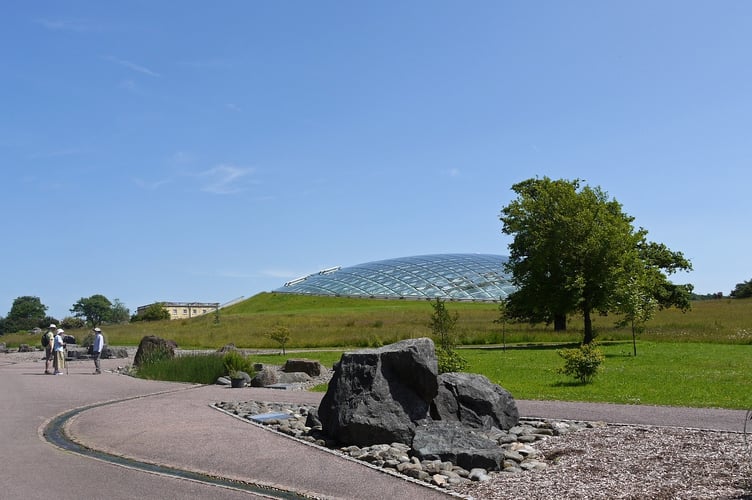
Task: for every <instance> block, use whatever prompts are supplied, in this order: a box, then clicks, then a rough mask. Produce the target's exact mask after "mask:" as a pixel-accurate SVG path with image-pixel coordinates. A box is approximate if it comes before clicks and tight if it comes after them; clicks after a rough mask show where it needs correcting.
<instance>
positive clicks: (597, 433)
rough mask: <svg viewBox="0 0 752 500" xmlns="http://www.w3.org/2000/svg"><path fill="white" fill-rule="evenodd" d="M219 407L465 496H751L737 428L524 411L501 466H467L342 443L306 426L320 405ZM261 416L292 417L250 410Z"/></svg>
mask: <svg viewBox="0 0 752 500" xmlns="http://www.w3.org/2000/svg"><path fill="white" fill-rule="evenodd" d="M215 406H216V407H217V408H218V409H221V410H222V411H225V412H227V413H230V414H232V415H235V416H237V417H239V418H243V419H246V420H248V421H249V422H254V423H256V424H259V425H265V426H267V427H268V428H270V429H272V430H275V431H278V432H282V433H284V434H287V435H289V436H292V437H294V438H296V439H301V440H303V441H307V442H312V443H315V444H316V445H320V446H325V447H327V448H329V449H332V450H334V451H336V452H339V453H341V454H342V455H343V456H348V457H351V458H355V459H358V460H362V461H365V462H367V463H368V464H370V465H371V466H378V467H383V468H386V469H389V471H390V472H392V473H400V474H403V475H405V476H407V477H410V478H413V479H418V480H421V481H424V482H426V483H427V484H431V485H433V486H437V487H441V488H446V489H447V490H449V491H452V492H453V493H455V494H460V495H462V496H465V497H468V498H476V499H519V498H527V499H551V498H557V499H583V498H587V499H634V500H637V499H644V498H651V499H659V500H661V499H752V465H751V464H752V453H751V451H750V445H748V443H747V442H746V440H745V436H744V435H743V434H739V433H731V432H715V431H705V430H696V429H680V428H670V427H651V426H626V425H611V424H604V423H593V422H572V421H548V420H524V419H523V421H521V424H520V425H519V426H518V427H517V428H515V429H512V430H511V432H508V433H504V432H499V433H497V435H496V439H497V440H498V442H499V445H500V446H502V447H503V448H504V449H505V461H504V464H503V470H502V471H496V472H493V471H485V470H479V469H474V470H471V471H467V470H463V469H461V468H459V467H456V466H453V465H452V464H451V463H446V462H438V461H419V460H417V459H415V458H412V457H410V456H409V455H408V453H407V451H408V448H407V447H406V446H404V445H399V444H392V443H388V444H387V443H385V444H383V445H374V446H371V447H366V448H359V447H353V446H350V447H337V446H336V444H335V443H331V442H328V441H327V440H326V438H325V437H323V436H321V435H320V433H317V432H316V430H315V429H314V428H312V426H311V425H310V424H311V423H312V422H311V420H310V419H309V418H308V415H309V414H310V413H311V411H312V410H314V409H315V407H311V406H301V405H290V404H286V403H269V402H258V401H248V402H230V403H223V402H220V403H217V404H216V405H215ZM263 414H288V415H291V417H283V418H271V419H264V418H263V417H262V418H261V419H259V420H257V421H254V419H253V418H251V417H252V416H256V415H263ZM751 444H752V443H751Z"/></svg>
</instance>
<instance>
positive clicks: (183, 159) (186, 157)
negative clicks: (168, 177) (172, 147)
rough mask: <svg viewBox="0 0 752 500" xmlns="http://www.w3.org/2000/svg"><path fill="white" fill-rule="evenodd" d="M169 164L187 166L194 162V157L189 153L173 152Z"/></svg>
mask: <svg viewBox="0 0 752 500" xmlns="http://www.w3.org/2000/svg"><path fill="white" fill-rule="evenodd" d="M170 162H171V163H174V164H177V165H187V164H190V163H195V162H196V155H195V154H193V153H191V152H190V151H175V153H173V155H172V156H171V157H170Z"/></svg>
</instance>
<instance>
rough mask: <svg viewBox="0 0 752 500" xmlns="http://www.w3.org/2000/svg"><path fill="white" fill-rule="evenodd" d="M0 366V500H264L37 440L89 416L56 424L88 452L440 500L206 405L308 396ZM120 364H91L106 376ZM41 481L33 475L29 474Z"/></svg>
mask: <svg viewBox="0 0 752 500" xmlns="http://www.w3.org/2000/svg"><path fill="white" fill-rule="evenodd" d="M7 359H9V358H7V357H4V358H2V360H0V398H1V399H2V402H3V409H2V411H1V412H0V428H2V430H3V437H2V447H0V459H1V460H2V463H3V467H2V468H0V484H2V492H0V497H2V498H4V499H6V498H7V499H37V498H39V499H50V498H55V499H63V500H64V499H80V498H94V499H97V498H108V499H132V498H144V499H149V498H155V499H156V498H159V499H171V498H175V499H178V498H179V499H187V498H212V499H213V498H219V499H234V498H245V499H248V498H265V497H267V496H266V495H265V494H264V493H263V492H255V493H254V492H248V491H240V490H237V489H233V488H228V487H224V486H217V485H211V484H205V483H203V482H201V481H195V480H187V479H181V478H175V477H172V476H168V475H164V474H160V473H148V472H144V471H142V470H138V469H136V468H132V467H127V466H121V465H115V464H112V463H109V462H107V461H103V460H99V459H95V458H90V457H87V456H82V455H79V454H77V453H73V452H70V451H64V450H62V449H60V448H58V447H56V446H53V445H52V444H50V443H49V442H47V440H46V439H45V438H44V436H43V431H44V429H45V427H46V425H47V424H48V423H49V422H50V420H51V419H52V418H53V417H55V416H56V415H59V414H62V413H64V412H66V411H68V410H70V409H74V408H82V407H88V406H90V405H94V404H97V403H103V402H109V403H108V404H104V405H99V406H94V407H92V408H89V409H85V410H84V411H82V412H80V413H78V414H76V415H75V416H73V417H72V418H71V419H70V420H68V421H67V423H66V424H65V427H64V428H65V431H66V433H67V434H68V435H69V436H71V437H72V438H73V439H74V440H75V441H77V442H79V443H80V444H83V445H84V446H86V447H88V448H91V449H93V450H98V451H102V452H106V453H109V454H113V455H116V456H119V457H126V458H128V459H131V460H134V461H137V462H148V463H152V464H159V465H164V466H169V467H174V468H177V469H182V470H187V471H194V472H199V473H203V474H206V475H210V476H218V477H221V478H227V479H230V480H236V481H241V482H250V483H255V484H259V485H262V486H267V487H273V488H277V489H281V490H285V491H291V492H297V493H298V494H304V495H307V496H311V497H317V498H342V499H364V500H366V499H384V498H392V499H401V498H411V499H412V498H416V499H417V498H420V499H434V498H436V499H447V498H450V496H449V495H447V494H446V493H444V492H441V491H438V490H435V489H431V488H427V487H424V486H422V485H420V484H417V483H414V482H410V481H406V480H404V479H402V478H399V477H395V476H392V475H389V474H386V473H384V472H381V471H379V470H377V469H373V468H370V467H367V466H365V465H364V464H362V463H359V462H355V461H352V460H346V459H343V458H341V457H339V456H338V455H335V454H333V453H331V452H328V451H326V450H323V449H320V448H317V447H312V446H307V445H305V444H302V443H299V442H297V441H295V440H293V439H290V438H288V437H285V436H281V435H278V434H276V433H272V432H269V431H267V430H264V429H261V428H259V427H257V426H254V425H252V424H249V423H247V422H243V421H241V420H239V419H236V418H232V417H230V416H228V415H226V414H224V413H221V412H219V411H217V410H215V409H213V408H211V407H210V406H209V405H210V404H211V403H214V402H218V401H232V400H240V401H248V400H265V401H292V402H299V403H310V404H318V402H319V401H320V398H321V396H322V395H321V394H320V393H308V392H302V391H279V390H270V389H250V388H248V389H229V388H226V387H220V386H193V385H188V384H175V383H166V382H154V381H144V380H139V379H135V378H132V377H127V376H122V375H115V374H112V373H108V372H105V374H103V375H98V376H95V375H91V374H90V373H91V371H92V370H91V369H92V363H91V362H90V361H77V362H73V363H71V365H70V367H69V374H68V375H66V376H48V375H43V374H42V372H43V370H44V364H43V363H42V362H33V361H32V362H29V361H25V362H19V363H14V362H12V361H7ZM123 363H125V361H124V360H103V365H104V366H103V367H104V368H105V369H106V370H107V369H111V368H114V367H116V366H117V365H118V364H123ZM518 406H519V409H520V413H521V415H523V416H535V417H549V418H566V419H575V420H601V421H608V422H621V423H631V424H646V425H678V426H682V427H699V428H713V429H721V430H732V431H741V430H742V429H743V424H744V418H745V412H743V411H732V410H697V409H687V408H668V407H648V406H625V405H600V404H598V405H592V404H584V403H562V402H542V401H518ZM40 471H43V472H40Z"/></svg>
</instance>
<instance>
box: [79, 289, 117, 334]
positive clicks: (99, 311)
mask: <svg viewBox="0 0 752 500" xmlns="http://www.w3.org/2000/svg"><path fill="white" fill-rule="evenodd" d="M70 312H72V313H73V316H75V317H77V318H83V319H84V320H85V321H86V324H87V325H88V326H91V327H95V326H99V325H101V324H102V322H104V321H109V319H110V314H111V312H112V302H110V299H108V298H107V297H105V296H104V295H100V294H96V295H92V296H91V297H89V298H84V297H81V298H80V299H79V300H78V302H76V303H75V304H73V307H72V308H71V310H70Z"/></svg>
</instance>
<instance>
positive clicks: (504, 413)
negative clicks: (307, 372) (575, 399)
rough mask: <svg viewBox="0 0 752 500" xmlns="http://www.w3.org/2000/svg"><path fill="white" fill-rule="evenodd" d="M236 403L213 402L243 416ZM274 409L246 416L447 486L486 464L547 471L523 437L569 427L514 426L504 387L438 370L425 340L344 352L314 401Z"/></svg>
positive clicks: (247, 411)
mask: <svg viewBox="0 0 752 500" xmlns="http://www.w3.org/2000/svg"><path fill="white" fill-rule="evenodd" d="M236 405H237V404H231V403H225V404H222V405H218V407H220V408H222V409H224V410H226V411H230V412H232V413H234V414H237V415H241V409H240V408H238V407H237V406H236ZM278 410H279V411H276V412H275V411H274V410H273V409H272V410H269V409H266V411H264V409H263V408H255V407H251V408H244V409H243V410H242V412H243V413H242V416H243V417H245V418H248V419H250V420H253V421H255V422H257V423H263V424H267V425H276V426H277V428H278V430H279V431H280V432H284V433H286V434H289V435H292V436H295V437H298V438H301V439H306V440H312V441H314V442H316V443H317V444H319V445H322V446H326V447H328V448H337V449H339V450H341V451H343V452H344V453H347V454H348V455H350V456H353V457H355V458H358V459H361V460H365V461H368V462H370V463H372V464H374V465H378V466H383V467H392V468H394V469H395V470H396V471H398V472H400V473H403V474H406V475H408V476H410V477H414V478H416V479H421V480H427V481H430V482H433V483H434V484H437V485H444V486H449V485H452V484H457V483H459V482H461V481H463V480H467V479H473V478H475V479H483V478H484V477H485V476H486V474H487V473H488V471H500V470H503V471H515V472H516V471H521V470H528V469H540V468H543V467H545V462H543V461H541V460H539V459H538V453H537V452H536V451H535V449H534V448H532V447H530V446H529V443H531V442H534V441H535V440H536V439H539V438H540V437H543V436H547V435H553V434H555V433H561V432H562V430H565V429H566V430H569V429H570V428H571V424H565V423H557V424H551V423H546V422H533V423H526V424H524V425H520V419H519V413H518V411H517V405H516V403H515V401H514V398H513V397H512V395H511V394H510V393H509V392H508V391H507V390H506V389H504V388H503V387H500V386H499V385H497V384H493V383H492V382H491V381H489V380H488V379H487V378H486V377H484V376H482V375H476V374H469V373H445V374H441V375H439V374H438V366H437V360H436V353H435V350H434V344H433V341H432V340H431V339H428V338H421V339H411V340H404V341H401V342H397V343H395V344H391V345H388V346H384V347H381V348H379V349H364V350H361V351H355V352H349V353H344V354H343V355H342V357H341V359H340V361H339V362H337V363H336V364H335V365H334V370H333V375H332V378H331V380H330V382H329V387H328V390H327V392H326V394H325V395H324V397H323V398H322V400H321V404H320V405H319V406H318V408H306V407H297V408H295V409H293V410H291V411H288V410H284V411H283V410H282V409H280V408H278ZM583 425H584V424H583Z"/></svg>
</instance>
